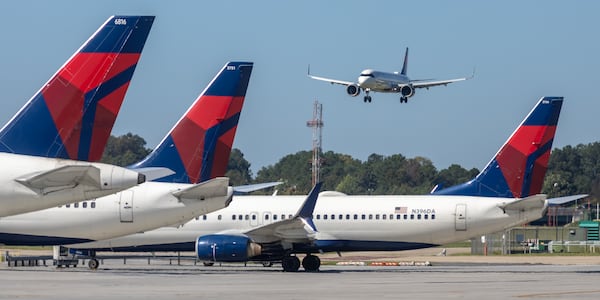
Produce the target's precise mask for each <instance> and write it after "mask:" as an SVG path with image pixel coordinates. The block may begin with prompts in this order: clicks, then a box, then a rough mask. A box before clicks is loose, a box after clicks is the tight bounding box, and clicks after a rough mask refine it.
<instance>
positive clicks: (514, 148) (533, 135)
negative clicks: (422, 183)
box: [433, 97, 563, 198]
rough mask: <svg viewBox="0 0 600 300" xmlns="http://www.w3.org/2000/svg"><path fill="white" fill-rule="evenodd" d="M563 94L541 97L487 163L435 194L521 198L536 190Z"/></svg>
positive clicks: (539, 183)
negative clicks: (474, 175) (478, 171)
mask: <svg viewBox="0 0 600 300" xmlns="http://www.w3.org/2000/svg"><path fill="white" fill-rule="evenodd" d="M562 103H563V97H543V98H541V99H540V100H539V101H538V103H537V104H536V106H535V107H534V108H533V109H532V110H531V112H530V113H529V114H528V115H527V117H525V119H524V120H523V122H522V123H521V124H520V125H519V127H517V129H516V130H515V131H514V132H513V134H512V135H511V136H510V137H509V138H508V140H507V141H506V143H505V144H504V145H503V146H502V147H501V148H500V150H498V152H497V153H496V155H495V156H494V157H493V158H492V160H491V161H490V162H489V163H488V164H487V166H486V167H485V168H484V169H483V170H482V171H481V172H480V173H479V174H478V175H477V177H475V178H474V179H472V180H471V181H469V182H466V183H463V184H461V185H457V186H453V187H449V188H447V189H443V190H440V191H435V192H434V193H433V194H437V195H462V196H481V197H506V198H525V197H528V196H532V195H536V194H540V193H541V190H542V184H543V182H544V177H545V175H546V170H547V168H548V160H549V159H550V150H551V149H552V142H553V141H554V134H555V132H556V126H557V124H558V117H559V115H560V110H561V107H562Z"/></svg>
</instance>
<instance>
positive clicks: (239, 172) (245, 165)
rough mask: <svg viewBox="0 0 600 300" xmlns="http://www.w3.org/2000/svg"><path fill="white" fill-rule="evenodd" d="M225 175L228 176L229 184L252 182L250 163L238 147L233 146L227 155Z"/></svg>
mask: <svg viewBox="0 0 600 300" xmlns="http://www.w3.org/2000/svg"><path fill="white" fill-rule="evenodd" d="M225 176H227V177H229V185H233V186H236V185H245V184H250V182H252V172H251V171H250V163H249V162H248V161H247V160H246V159H245V158H244V153H242V151H241V150H240V149H237V148H234V149H232V150H231V155H230V156H229V164H228V166H227V172H225Z"/></svg>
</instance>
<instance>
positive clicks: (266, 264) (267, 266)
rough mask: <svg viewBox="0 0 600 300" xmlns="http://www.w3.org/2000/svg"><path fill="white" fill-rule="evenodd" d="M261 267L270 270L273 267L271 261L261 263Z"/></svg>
mask: <svg viewBox="0 0 600 300" xmlns="http://www.w3.org/2000/svg"><path fill="white" fill-rule="evenodd" d="M262 265H263V267H265V268H270V267H272V266H273V262H272V261H263V262H262Z"/></svg>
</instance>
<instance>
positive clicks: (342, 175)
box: [102, 133, 600, 199]
mask: <svg viewBox="0 0 600 300" xmlns="http://www.w3.org/2000/svg"><path fill="white" fill-rule="evenodd" d="M150 151H151V150H150V149H148V148H146V142H145V140H144V139H143V138H141V137H140V136H138V135H134V134H131V133H128V134H125V135H122V136H119V137H115V136H111V137H110V138H109V140H108V144H107V147H106V150H105V152H104V155H103V158H102V161H103V162H106V163H111V164H115V165H119V166H127V165H130V164H132V163H134V162H137V161H139V160H140V159H142V158H144V157H145V156H146V155H147V154H148V153H150ZM311 158H312V151H298V152H296V153H294V154H289V155H286V156H284V157H282V158H281V159H280V160H279V161H278V162H277V163H275V164H274V165H270V166H265V167H262V168H261V169H260V170H259V171H258V172H257V174H256V176H254V175H253V174H252V171H251V170H250V166H251V164H250V162H249V161H247V160H246V159H245V158H244V154H243V153H242V151H241V150H239V149H233V150H232V152H231V156H230V158H229V166H228V170H227V173H226V174H225V175H226V176H228V177H229V178H230V182H231V184H232V185H243V184H250V183H260V182H270V181H283V182H284V184H282V185H280V186H279V187H277V189H278V191H279V193H280V194H307V193H308V192H309V191H310V188H311V186H312V183H311V179H312V176H311ZM478 173H479V170H478V169H476V168H473V169H470V170H467V169H465V168H463V167H462V166H460V165H457V164H453V165H451V166H449V167H448V168H445V169H442V170H438V169H437V168H436V167H435V166H434V165H433V163H432V162H431V160H429V159H428V158H425V157H420V156H417V157H414V158H407V157H405V156H403V155H402V154H394V155H390V156H384V155H380V154H375V153H374V154H371V155H370V156H369V157H368V158H367V160H366V161H360V160H358V159H355V158H353V157H352V156H350V155H347V154H342V153H335V152H332V151H327V152H324V153H322V154H321V180H322V181H323V183H324V186H323V189H324V190H330V191H339V192H343V193H347V194H353V195H364V194H380V195H392V194H397V195H402V194H404V195H409V194H427V193H429V191H431V189H432V188H433V187H434V186H435V185H437V184H441V185H443V186H444V187H448V186H452V185H455V184H459V183H462V182H465V181H467V180H469V179H471V178H473V177H475V175H477V174H478ZM542 192H543V193H546V194H548V195H549V197H560V196H566V195H575V194H590V195H591V196H592V198H594V199H598V196H599V195H600V142H594V143H590V144H579V145H577V146H575V147H572V146H565V147H563V148H556V149H554V150H552V153H551V155H550V160H549V164H548V172H547V174H546V178H545V181H544V186H543V190H542Z"/></svg>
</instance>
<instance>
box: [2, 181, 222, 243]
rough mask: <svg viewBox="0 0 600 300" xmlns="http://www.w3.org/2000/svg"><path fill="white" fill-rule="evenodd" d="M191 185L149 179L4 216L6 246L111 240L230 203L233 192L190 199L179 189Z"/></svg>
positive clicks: (192, 216) (178, 222)
mask: <svg viewBox="0 0 600 300" xmlns="http://www.w3.org/2000/svg"><path fill="white" fill-rule="evenodd" d="M190 186H191V185H189V184H174V183H160V182H146V183H144V184H141V185H139V186H136V187H134V188H131V189H128V190H125V191H123V192H120V193H117V194H113V195H110V196H106V197H103V198H99V199H95V200H94V201H86V202H80V203H75V204H71V205H64V206H60V207H55V208H51V209H46V210H42V211H36V212H31V213H27V214H21V215H16V216H11V217H6V218H2V219H0V244H6V245H60V244H70V243H80V242H86V241H94V240H102V239H110V238H114V237H118V236H123V235H128V234H133V233H136V232H143V231H146V230H152V229H156V228H159V227H163V226H171V225H175V226H176V225H178V224H183V223H185V222H187V221H189V220H190V219H192V218H194V217H195V216H198V215H201V214H206V213H209V212H212V211H215V210H218V209H221V208H223V207H225V206H227V204H228V202H229V201H230V199H231V194H232V193H233V191H232V189H231V188H228V192H227V196H223V197H214V198H206V199H204V200H200V199H193V200H192V199H184V200H180V199H179V198H177V197H175V196H173V194H172V193H173V192H176V191H178V190H181V189H185V188H188V187H190Z"/></svg>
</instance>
